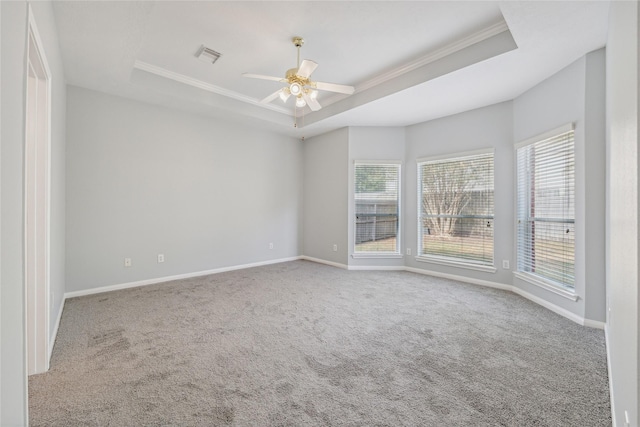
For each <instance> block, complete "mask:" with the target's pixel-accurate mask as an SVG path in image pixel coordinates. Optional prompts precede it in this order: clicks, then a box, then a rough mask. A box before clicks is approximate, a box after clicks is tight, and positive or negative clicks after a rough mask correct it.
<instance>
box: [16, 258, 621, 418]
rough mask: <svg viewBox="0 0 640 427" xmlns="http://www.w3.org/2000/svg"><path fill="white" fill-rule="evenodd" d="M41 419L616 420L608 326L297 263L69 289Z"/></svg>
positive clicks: (490, 293)
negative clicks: (121, 286) (81, 291)
mask: <svg viewBox="0 0 640 427" xmlns="http://www.w3.org/2000/svg"><path fill="white" fill-rule="evenodd" d="M29 411H30V421H31V425H33V426H76V425H83V426H85V425H87V426H215V425H219V426H226V425H232V426H581V427H585V426H610V425H611V418H610V406H609V392H608V384H607V368H606V354H605V344H604V335H603V332H602V331H599V330H594V329H589V328H585V327H582V326H579V325H577V324H575V323H573V322H571V321H569V320H566V319H564V318H562V317H560V316H557V315H555V314H554V313H552V312H550V311H548V310H546V309H544V308H542V307H539V306H538V305H536V304H533V303H531V302H530V301H528V300H525V299H523V298H521V297H519V296H517V295H515V294H512V293H509V292H505V291H499V290H495V289H490V288H484V287H480V286H475V285H468V284H463V283H458V282H455V281H450V280H445V279H439V278H434V277H430V276H423V275H418V274H412V273H407V272H356V271H345V270H341V269H336V268H333V267H328V266H324V265H320V264H315V263H311V262H307V261H295V262H288V263H283V264H275V265H270V266H265V267H259V268H252V269H247V270H239V271H234V272H228V273H222V274H217V275H212V276H206V277H200V278H193V279H188V280H181V281H175V282H170V283H165V284H159V285H153V286H146V287H143V288H136V289H128V290H122V291H117V292H111V293H104V294H98V295H92V296H87V297H81V298H74V299H71V300H68V301H67V303H66V305H65V309H64V313H63V316H62V322H61V325H60V331H59V333H58V339H57V341H56V345H55V348H54V352H53V358H52V364H51V369H50V371H49V372H48V373H45V374H41V375H36V376H32V377H30V380H29Z"/></svg>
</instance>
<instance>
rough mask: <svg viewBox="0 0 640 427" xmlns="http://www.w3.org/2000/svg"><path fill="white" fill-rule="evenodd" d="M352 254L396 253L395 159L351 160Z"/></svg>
mask: <svg viewBox="0 0 640 427" xmlns="http://www.w3.org/2000/svg"><path fill="white" fill-rule="evenodd" d="M354 169H355V180H354V181H355V191H354V199H355V234H356V235H355V254H398V255H399V254H400V252H399V247H400V246H399V242H398V230H399V220H398V218H399V206H400V203H399V202H400V164H399V163H387V162H385V163H382V162H380V163H367V162H356V163H355V167H354Z"/></svg>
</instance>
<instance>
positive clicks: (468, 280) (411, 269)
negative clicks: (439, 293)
mask: <svg viewBox="0 0 640 427" xmlns="http://www.w3.org/2000/svg"><path fill="white" fill-rule="evenodd" d="M404 270H405V271H409V272H411V273H417V274H424V275H425V276H434V277H441V278H443V279H451V280H457V281H458V282H464V283H471V284H473V285H480V286H486V287H488V288H495V289H502V290H503V291H512V289H511V288H512V286H511V285H505V284H503V283H496V282H491V281H489V280H481V279H474V278H472V277H465V276H458V275H457V274H447V273H440V272H439V271H432V270H423V269H422V268H414V267H405V268H404Z"/></svg>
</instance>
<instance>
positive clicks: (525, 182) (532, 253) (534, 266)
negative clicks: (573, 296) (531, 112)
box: [516, 130, 575, 290]
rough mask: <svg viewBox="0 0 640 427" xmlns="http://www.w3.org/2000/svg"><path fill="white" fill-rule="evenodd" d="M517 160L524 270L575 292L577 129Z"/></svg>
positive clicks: (526, 149)
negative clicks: (575, 144) (575, 133)
mask: <svg viewBox="0 0 640 427" xmlns="http://www.w3.org/2000/svg"><path fill="white" fill-rule="evenodd" d="M516 159H517V226H518V228H517V234H518V247H517V251H518V271H519V272H521V273H524V274H530V275H534V276H536V277H535V278H541V279H543V280H544V281H545V282H551V284H553V285H559V286H561V287H564V288H569V289H571V290H572V289H573V288H574V270H575V269H574V259H575V256H574V255H575V154H574V140H573V130H570V131H567V132H562V133H560V134H557V135H555V136H552V137H550V138H546V139H542V140H539V141H536V142H533V143H528V144H526V145H524V146H520V147H518V148H517V150H516Z"/></svg>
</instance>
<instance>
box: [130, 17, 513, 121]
mask: <svg viewBox="0 0 640 427" xmlns="http://www.w3.org/2000/svg"><path fill="white" fill-rule="evenodd" d="M504 31H509V27H508V25H507V23H506V22H505V21H504V20H501V21H500V22H497V23H495V24H493V25H490V26H488V27H486V28H483V29H482V30H480V31H476V32H475V33H473V34H470V35H468V36H466V37H463V38H461V39H459V40H456V41H455V42H452V43H449V44H447V45H445V46H443V47H441V48H439V49H436V50H434V51H431V52H429V53H427V54H425V55H423V56H420V57H418V58H416V59H414V60H412V61H410V62H408V63H406V64H403V65H401V66H399V67H396V68H394V69H392V70H389V71H387V72H384V73H381V74H378V75H377V76H375V77H373V78H371V79H369V80H365V81H364V82H362V83H360V84H358V85H357V86H356V87H355V91H354V94H355V93H359V92H363V91H365V90H367V89H370V88H372V87H375V86H378V85H380V84H382V83H385V82H387V81H389V80H393V79H396V78H399V77H401V76H403V75H404V74H407V73H409V72H411V71H414V70H416V69H418V68H420V67H423V66H425V65H427V64H430V63H432V62H435V61H437V60H439V59H442V58H445V57H447V56H449V55H451V54H453V53H455V52H458V51H460V50H462V49H465V48H467V47H469V46H472V45H474V44H476V43H479V42H481V41H484V40H487V39H488V38H490V37H493V36H495V35H498V34H500V33H502V32H504ZM133 66H134V68H137V69H138V70H142V71H146V72H148V73H151V74H155V75H157V76H161V77H164V78H167V79H170V80H174V81H177V82H180V83H183V84H186V85H189V86H193V87H196V88H199V89H202V90H206V91H208V92H212V93H216V94H218V95H222V96H226V97H228V98H231V99H235V100H237V101H241V102H246V103H248V104H251V105H255V106H257V107H261V108H265V109H267V110H271V111H275V112H278V113H282V114H286V115H288V116H292V117H298V118H300V117H303V116H305V115H309V114H312V112H311V111H307V110H308V108H301V109H297V110H296V111H295V112H294V111H291V110H289V109H287V108H285V107H279V106H276V105H273V104H263V103H261V102H260V100H259V99H256V98H252V97H250V96H246V95H243V94H241V93H238V92H235V91H232V90H229V89H225V88H223V87H220V86H216V85H213V84H210V83H206V82H203V81H202V80H198V79H194V78H193V77H189V76H185V75H184V74H179V73H176V72H173V71H169V70H167V69H165V68H162V67H158V66H156V65H152V64H149V63H146V62H143V61H139V60H136V61H135V63H134V65H133ZM344 98H345V96H344V95H341V94H336V95H334V96H331V97H329V98H326V99H323V101H322V105H323V107H327V106H329V105H331V104H334V103H336V102H338V101H340V100H342V99H344Z"/></svg>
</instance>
